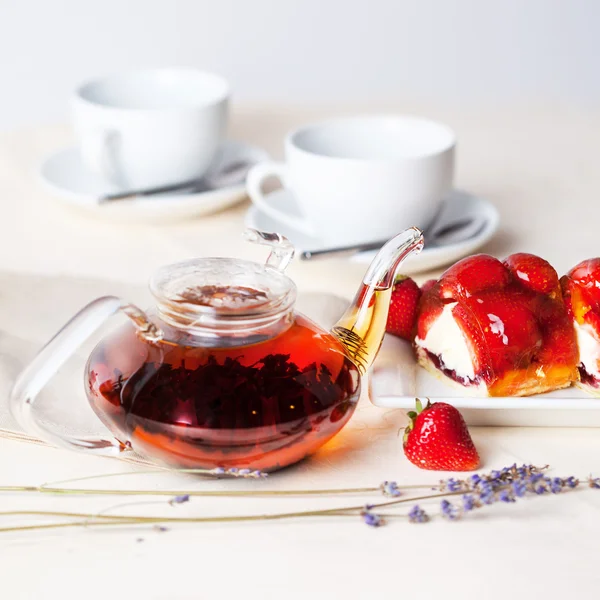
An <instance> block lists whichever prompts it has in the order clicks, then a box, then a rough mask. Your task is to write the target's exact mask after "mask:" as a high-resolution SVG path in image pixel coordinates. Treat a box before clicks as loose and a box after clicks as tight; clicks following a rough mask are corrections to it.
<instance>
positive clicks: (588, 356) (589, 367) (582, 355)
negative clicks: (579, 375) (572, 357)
mask: <svg viewBox="0 0 600 600" xmlns="http://www.w3.org/2000/svg"><path fill="white" fill-rule="evenodd" d="M574 324H575V332H576V333H577V344H578V346H579V362H580V363H581V364H582V365H583V367H584V369H585V370H586V371H587V372H588V373H589V374H590V375H592V376H593V377H595V378H596V379H600V340H599V339H598V338H597V337H596V335H595V332H594V329H593V327H592V326H591V325H588V324H583V325H580V324H579V323H577V321H574Z"/></svg>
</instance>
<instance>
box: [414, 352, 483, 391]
mask: <svg viewBox="0 0 600 600" xmlns="http://www.w3.org/2000/svg"><path fill="white" fill-rule="evenodd" d="M423 350H425V349H424V348H423ZM425 352H426V354H427V358H429V360H430V361H431V362H432V364H433V365H434V366H435V368H436V369H438V370H440V371H441V372H442V373H443V374H444V375H446V377H450V379H452V380H453V381H456V382H457V383H460V384H461V385H464V386H465V387H467V386H473V385H479V383H480V382H481V377H479V376H477V375H476V376H475V379H471V378H470V377H461V376H459V375H457V374H456V371H455V370H454V369H449V368H448V367H447V366H446V365H445V364H444V361H443V360H442V358H441V357H440V356H439V355H438V354H433V352H430V351H429V350H425Z"/></svg>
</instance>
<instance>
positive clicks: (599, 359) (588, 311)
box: [561, 258, 600, 395]
mask: <svg viewBox="0 0 600 600" xmlns="http://www.w3.org/2000/svg"><path fill="white" fill-rule="evenodd" d="M561 287H562V290H563V295H564V299H565V303H566V304H567V307H568V311H569V316H570V318H571V319H572V323H573V326H574V328H575V331H576V332H577V341H578V346H579V364H578V367H579V374H580V379H581V384H580V385H581V387H583V388H584V389H586V390H588V391H590V392H592V393H593V394H595V395H600V258H591V259H588V260H584V261H583V262H580V263H579V264H578V265H577V266H575V267H574V268H573V269H571V271H569V272H568V273H567V274H566V275H565V276H564V277H563V278H562V279H561Z"/></svg>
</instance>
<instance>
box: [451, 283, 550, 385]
mask: <svg viewBox="0 0 600 600" xmlns="http://www.w3.org/2000/svg"><path fill="white" fill-rule="evenodd" d="M479 300H482V302H479ZM527 300H528V298H526V297H524V296H523V295H522V294H519V293H518V292H513V293H511V294H506V293H502V292H499V291H493V292H490V293H488V294H486V295H485V297H484V296H480V297H477V298H473V297H471V298H466V299H465V300H464V302H463V304H462V305H463V306H464V307H465V308H466V309H467V311H468V313H469V318H470V319H471V320H472V324H471V327H475V326H476V325H478V326H479V329H480V330H481V336H482V337H483V340H484V345H485V348H486V349H487V351H488V352H489V354H490V355H491V366H492V368H493V369H494V372H495V373H497V374H500V373H504V372H506V371H507V370H509V369H511V368H515V367H516V368H522V367H526V366H528V365H529V363H530V362H531V359H532V358H533V355H534V353H535V352H536V351H537V350H538V349H539V348H541V346H542V334H541V331H540V328H539V325H538V323H537V320H536V319H535V316H534V315H533V314H532V312H531V309H530V306H529V302H528V301H527Z"/></svg>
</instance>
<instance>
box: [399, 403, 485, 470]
mask: <svg viewBox="0 0 600 600" xmlns="http://www.w3.org/2000/svg"><path fill="white" fill-rule="evenodd" d="M416 406H417V411H416V412H414V411H411V412H409V413H408V417H409V418H410V423H409V425H408V427H407V428H406V431H405V433H404V454H406V458H408V460H410V462H411V463H413V464H414V465H416V466H417V467H419V468H420V469H428V470H430V471H472V470H474V469H476V468H477V467H478V466H479V462H480V461H479V454H478V453H477V448H475V444H473V440H472V439H471V435H470V434H469V430H468V429H467V424H466V423H465V420H464V419H463V417H462V415H461V414H460V413H459V412H458V410H457V409H456V408H454V406H451V405H450V404H446V403H445V402H435V403H434V404H431V403H429V402H427V405H426V406H425V408H423V405H422V404H421V401H420V400H419V399H417V402H416Z"/></svg>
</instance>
